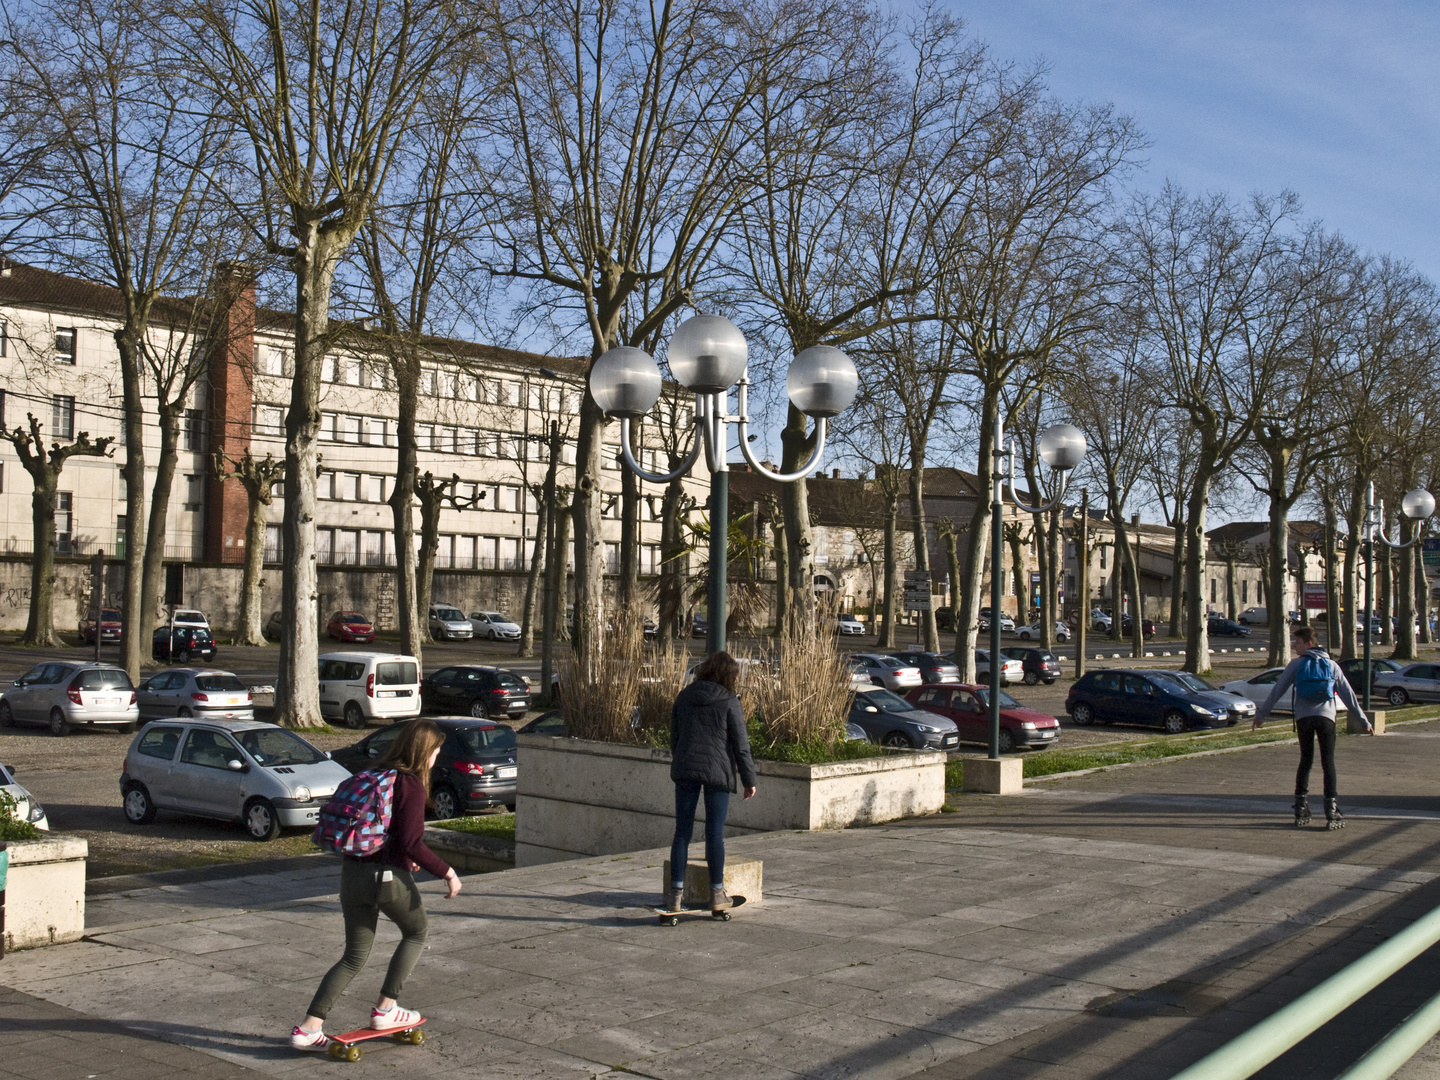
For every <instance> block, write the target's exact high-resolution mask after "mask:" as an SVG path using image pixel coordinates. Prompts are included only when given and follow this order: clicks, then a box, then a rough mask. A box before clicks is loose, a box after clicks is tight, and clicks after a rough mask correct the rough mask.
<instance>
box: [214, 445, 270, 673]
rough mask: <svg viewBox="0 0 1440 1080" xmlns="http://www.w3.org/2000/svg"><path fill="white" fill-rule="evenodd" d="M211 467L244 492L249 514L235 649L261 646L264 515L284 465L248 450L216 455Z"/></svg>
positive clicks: (262, 628)
mask: <svg viewBox="0 0 1440 1080" xmlns="http://www.w3.org/2000/svg"><path fill="white" fill-rule="evenodd" d="M211 467H212V468H213V469H214V470H215V475H216V476H218V477H219V478H220V480H221V481H222V482H223V481H225V480H235V481H237V482H238V483H239V484H240V486H241V487H243V488H244V489H245V498H246V503H247V509H248V512H247V514H246V518H245V570H244V572H243V573H242V574H241V578H240V625H239V627H238V628H237V629H236V631H235V639H234V642H233V643H234V644H236V645H264V644H265V634H264V626H263V624H262V623H261V614H260V597H261V588H262V586H263V585H264V584H265V580H264V573H263V572H264V569H265V516H266V515H265V512H266V510H268V509H269V508H270V506H271V504H273V503H274V501H275V485H276V484H278V483H279V482H280V481H281V480H282V479H284V476H285V463H284V462H283V461H277V460H275V458H274V457H273V456H271V455H270V454H266V455H265V456H264V458H256V457H255V456H254V455H253V454H252V453H251V452H250V449H249V447H246V449H245V452H244V453H243V454H241V455H240V458H239V459H238V460H237V459H235V458H232V457H230V456H228V455H226V454H222V453H216V454H215V455H214V456H213V459H212V462H211Z"/></svg>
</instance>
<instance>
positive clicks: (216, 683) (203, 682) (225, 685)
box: [195, 675, 245, 694]
mask: <svg viewBox="0 0 1440 1080" xmlns="http://www.w3.org/2000/svg"><path fill="white" fill-rule="evenodd" d="M195 689H197V690H209V691H212V692H213V693H217V694H222V693H223V694H243V693H245V684H244V683H243V682H241V681H240V680H239V679H237V678H236V677H235V676H234V675H196V676H195Z"/></svg>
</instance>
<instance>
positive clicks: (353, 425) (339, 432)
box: [335, 416, 361, 443]
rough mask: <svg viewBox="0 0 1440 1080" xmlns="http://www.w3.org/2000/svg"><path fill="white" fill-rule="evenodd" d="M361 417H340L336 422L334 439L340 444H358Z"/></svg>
mask: <svg viewBox="0 0 1440 1080" xmlns="http://www.w3.org/2000/svg"><path fill="white" fill-rule="evenodd" d="M360 427H361V417H358V416H342V417H340V418H339V419H338V420H336V432H335V437H336V439H337V440H339V441H340V442H348V443H358V442H359V441H360Z"/></svg>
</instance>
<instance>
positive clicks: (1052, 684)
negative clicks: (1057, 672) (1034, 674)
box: [1045, 679, 1055, 686]
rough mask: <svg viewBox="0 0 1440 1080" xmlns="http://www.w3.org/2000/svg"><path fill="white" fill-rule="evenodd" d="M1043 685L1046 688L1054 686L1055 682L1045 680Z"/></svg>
mask: <svg viewBox="0 0 1440 1080" xmlns="http://www.w3.org/2000/svg"><path fill="white" fill-rule="evenodd" d="M1045 685H1046V686H1054V685H1055V680H1054V679H1046V680H1045Z"/></svg>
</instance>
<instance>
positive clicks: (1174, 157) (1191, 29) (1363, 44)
mask: <svg viewBox="0 0 1440 1080" xmlns="http://www.w3.org/2000/svg"><path fill="white" fill-rule="evenodd" d="M950 7H951V10H952V11H953V12H954V13H955V14H956V15H959V16H960V17H961V18H962V19H964V20H965V22H966V24H967V26H968V28H969V30H970V32H971V33H972V34H973V35H974V36H975V37H978V38H979V39H980V40H982V41H985V42H987V43H988V44H989V45H990V47H991V50H992V54H993V55H994V56H995V57H996V58H1004V59H1011V60H1015V61H1019V62H1021V63H1029V62H1033V61H1036V60H1043V61H1044V62H1045V63H1046V65H1047V66H1048V67H1049V75H1048V82H1049V84H1050V86H1051V88H1052V90H1053V91H1054V92H1055V93H1056V94H1057V95H1059V96H1061V97H1063V98H1067V99H1080V100H1089V101H1108V102H1111V103H1113V104H1114V105H1115V106H1116V108H1117V109H1119V110H1120V111H1121V112H1124V113H1128V114H1129V115H1131V116H1133V117H1134V118H1135V120H1136V121H1137V123H1138V125H1139V127H1140V129H1141V130H1142V131H1144V132H1145V133H1146V135H1147V136H1148V138H1149V141H1150V143H1151V147H1150V150H1149V152H1148V155H1147V156H1148V166H1147V167H1146V168H1145V170H1144V171H1143V173H1141V174H1140V175H1139V176H1137V177H1136V179H1135V183H1136V184H1137V185H1138V186H1141V187H1144V188H1158V187H1159V186H1160V185H1161V184H1163V183H1164V182H1165V180H1166V179H1171V180H1174V181H1175V182H1177V183H1178V184H1180V185H1181V186H1183V187H1185V188H1188V189H1192V190H1193V189H1204V190H1210V191H1215V190H1223V191H1229V192H1230V193H1231V194H1232V195H1236V196H1243V195H1245V194H1247V193H1248V192H1251V191H1257V190H1259V191H1269V192H1274V191H1278V190H1280V189H1281V188H1287V187H1288V188H1290V189H1291V190H1293V191H1295V192H1296V193H1297V194H1299V195H1300V197H1301V198H1302V199H1303V200H1304V205H1305V210H1306V213H1307V215H1308V216H1311V217H1318V218H1320V219H1322V220H1323V221H1324V222H1325V224H1326V226H1327V227H1328V228H1330V229H1334V230H1338V231H1339V232H1341V233H1343V234H1344V235H1345V236H1347V237H1348V238H1349V239H1350V240H1351V241H1352V242H1353V243H1355V244H1357V245H1358V246H1359V247H1361V248H1362V249H1368V250H1371V251H1375V252H1390V253H1392V254H1395V255H1398V256H1400V257H1401V258H1404V259H1408V260H1409V261H1411V262H1412V263H1414V264H1415V266H1416V267H1417V268H1418V269H1420V270H1421V271H1423V272H1424V273H1426V274H1427V275H1428V276H1430V277H1431V278H1434V279H1437V280H1440V87H1437V74H1440V61H1437V59H1436V57H1437V54H1440V4H1436V3H1430V2H1421V0H1414V2H1401V0H1367V2H1365V3H1359V2H1353V0H1352V2H1350V3H1341V2H1336V0H1318V2H1308V3H1300V2H1274V3H1266V2H1264V0H1258V2H1251V3H1243V4H1242V3H1230V2H1224V3H1218V2H1203V0H1202V2H1193V0H1192V2H1190V3H1177V2H1174V0H1144V2H1142V0H1063V2H1062V0H951V4H950Z"/></svg>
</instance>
